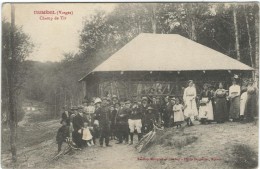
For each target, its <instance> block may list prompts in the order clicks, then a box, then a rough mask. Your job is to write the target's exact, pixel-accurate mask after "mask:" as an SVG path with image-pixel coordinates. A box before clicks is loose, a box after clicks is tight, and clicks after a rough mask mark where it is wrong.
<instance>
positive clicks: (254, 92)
mask: <svg viewBox="0 0 260 169" xmlns="http://www.w3.org/2000/svg"><path fill="white" fill-rule="evenodd" d="M257 99H258V89H257V88H256V87H255V86H254V81H253V79H251V80H250V81H249V83H248V86H247V103H246V108H245V119H246V121H249V122H250V121H253V120H254V116H257V112H258V111H257Z"/></svg>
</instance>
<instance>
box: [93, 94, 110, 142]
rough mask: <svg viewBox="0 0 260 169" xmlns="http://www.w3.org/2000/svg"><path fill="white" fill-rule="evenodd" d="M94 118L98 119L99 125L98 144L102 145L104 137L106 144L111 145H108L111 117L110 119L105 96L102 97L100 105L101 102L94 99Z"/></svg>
mask: <svg viewBox="0 0 260 169" xmlns="http://www.w3.org/2000/svg"><path fill="white" fill-rule="evenodd" d="M95 119H96V120H98V122H99V127H100V138H99V143H100V146H101V147H103V142H104V139H105V144H106V146H107V147H110V146H111V145H109V136H110V125H111V119H110V109H109V106H108V101H107V99H106V98H103V100H102V105H101V102H97V101H96V111H95Z"/></svg>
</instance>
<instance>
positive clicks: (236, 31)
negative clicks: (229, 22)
mask: <svg viewBox="0 0 260 169" xmlns="http://www.w3.org/2000/svg"><path fill="white" fill-rule="evenodd" d="M233 23H234V32H235V48H236V53H237V60H239V61H240V60H241V58H240V47H239V39H238V27H237V7H236V5H235V4H233Z"/></svg>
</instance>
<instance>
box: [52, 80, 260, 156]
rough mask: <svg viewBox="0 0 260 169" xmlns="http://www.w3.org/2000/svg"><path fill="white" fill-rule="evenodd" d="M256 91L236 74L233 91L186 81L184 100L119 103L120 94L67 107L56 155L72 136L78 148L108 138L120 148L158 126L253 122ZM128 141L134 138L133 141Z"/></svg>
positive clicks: (155, 97) (159, 99)
mask: <svg viewBox="0 0 260 169" xmlns="http://www.w3.org/2000/svg"><path fill="white" fill-rule="evenodd" d="M257 95H258V89H257V88H256V87H255V86H254V81H253V80H252V79H251V80H249V82H248V84H247V86H243V87H241V86H239V84H238V77H237V76H236V75H235V76H234V78H233V80H232V85H231V86H230V87H229V90H226V89H224V88H223V84H222V83H219V86H218V89H216V90H215V91H212V90H210V89H209V85H208V84H204V85H203V90H202V91H201V93H200V94H199V95H197V93H196V88H195V85H194V83H193V81H192V80H190V81H189V82H188V87H187V88H185V90H184V93H183V97H182V98H176V97H169V96H166V97H164V98H162V97H160V96H154V97H152V99H150V98H148V97H147V96H143V97H142V98H141V100H131V99H126V100H119V98H118V96H116V95H113V96H112V97H103V98H93V99H91V100H89V101H88V102H84V104H83V105H80V106H78V107H71V108H70V109H68V108H67V107H66V106H65V107H64V112H63V113H62V120H61V123H62V127H61V128H60V129H59V130H58V133H57V137H56V139H57V143H58V151H60V150H61V145H62V143H63V142H64V141H66V139H68V138H69V137H70V136H71V137H72V141H73V142H74V143H75V144H76V146H77V147H79V148H83V147H85V146H92V145H94V144H97V142H96V141H97V139H98V138H99V145H100V146H102V147H103V146H104V143H105V146H108V147H109V146H111V145H110V144H109V142H110V140H113V139H114V140H117V141H118V142H117V144H123V143H125V144H130V145H132V144H133V140H134V139H133V138H134V135H135V133H136V134H137V137H138V141H139V140H140V139H141V138H142V136H143V135H144V134H146V133H148V132H150V131H151V130H153V128H154V125H156V126H159V127H165V128H168V127H175V126H176V128H180V127H181V125H183V124H184V123H186V124H187V126H193V125H194V123H193V122H194V120H198V121H200V123H201V124H203V125H205V124H210V123H212V122H216V123H224V122H225V121H231V122H234V121H235V122H236V121H241V122H251V121H253V120H254V117H255V116H257V113H258V111H257V102H258V100H257V99H258V96H257ZM129 138H130V140H129Z"/></svg>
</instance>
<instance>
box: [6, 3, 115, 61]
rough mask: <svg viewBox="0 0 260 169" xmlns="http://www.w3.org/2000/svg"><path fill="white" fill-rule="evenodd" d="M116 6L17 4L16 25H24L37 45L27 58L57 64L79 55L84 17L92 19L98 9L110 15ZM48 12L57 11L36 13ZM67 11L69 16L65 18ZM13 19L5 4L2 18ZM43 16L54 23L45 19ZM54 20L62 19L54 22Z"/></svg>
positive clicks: (24, 28) (7, 5) (98, 4)
mask: <svg viewBox="0 0 260 169" xmlns="http://www.w3.org/2000/svg"><path fill="white" fill-rule="evenodd" d="M115 6H116V5H115V4H112V3H23V4H15V23H16V25H17V26H22V29H23V31H24V32H25V33H26V34H28V35H29V36H30V38H31V41H32V42H33V44H34V45H35V47H34V51H33V52H32V53H31V54H30V56H29V57H28V58H27V59H28V60H35V61H41V62H46V61H52V62H56V61H60V60H62V59H63V53H68V52H72V53H76V52H77V51H78V46H79V32H80V30H81V29H82V28H83V21H84V18H88V17H90V16H91V15H93V14H94V13H95V11H96V10H105V11H106V12H111V11H113V9H114V8H115ZM46 10H47V11H55V14H35V11H46ZM60 12H61V13H62V14H60ZM64 12H69V13H70V14H68V15H65V13H64ZM10 16H11V12H10V4H8V3H7V4H4V5H3V6H2V18H5V19H6V20H8V21H10ZM43 17H44V18H48V19H49V18H52V20H48V19H44V20H43ZM55 17H56V18H59V19H58V20H55V19H54V18H55ZM64 17H66V19H64Z"/></svg>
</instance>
